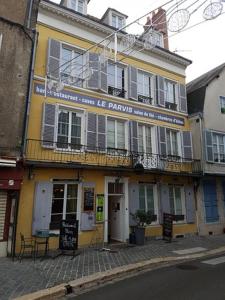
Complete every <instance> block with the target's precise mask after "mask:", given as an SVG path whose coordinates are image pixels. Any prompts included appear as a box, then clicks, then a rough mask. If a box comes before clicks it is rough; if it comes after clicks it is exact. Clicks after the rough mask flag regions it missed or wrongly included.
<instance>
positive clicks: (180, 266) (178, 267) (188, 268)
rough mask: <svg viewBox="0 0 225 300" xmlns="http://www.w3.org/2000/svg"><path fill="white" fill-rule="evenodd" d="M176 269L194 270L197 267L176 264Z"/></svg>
mask: <svg viewBox="0 0 225 300" xmlns="http://www.w3.org/2000/svg"><path fill="white" fill-rule="evenodd" d="M177 269H180V270H185V271H194V270H197V269H198V267H197V266H195V265H186V264H185V265H178V266H177Z"/></svg>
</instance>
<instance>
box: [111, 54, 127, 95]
mask: <svg viewBox="0 0 225 300" xmlns="http://www.w3.org/2000/svg"><path fill="white" fill-rule="evenodd" d="M109 65H112V66H114V67H115V77H114V86H112V87H114V88H116V89H120V87H118V83H117V74H118V70H117V68H118V67H120V68H123V70H124V87H122V89H124V91H125V96H124V98H127V89H128V83H127V78H128V76H127V65H126V64H120V63H119V64H117V63H114V62H112V61H110V60H109V61H108V66H109ZM107 76H109V73H108V75H107ZM109 86H111V85H109V82H108V87H109ZM112 96H113V95H112ZM121 98H122V97H121Z"/></svg>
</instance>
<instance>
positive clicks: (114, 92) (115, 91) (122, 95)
mask: <svg viewBox="0 0 225 300" xmlns="http://www.w3.org/2000/svg"><path fill="white" fill-rule="evenodd" d="M108 93H109V94H110V95H113V96H117V97H120V98H125V95H126V91H125V90H124V89H119V88H115V87H113V86H108Z"/></svg>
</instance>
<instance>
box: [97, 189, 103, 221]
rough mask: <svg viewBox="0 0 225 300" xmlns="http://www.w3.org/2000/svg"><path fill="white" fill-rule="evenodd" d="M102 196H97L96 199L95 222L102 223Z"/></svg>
mask: <svg viewBox="0 0 225 300" xmlns="http://www.w3.org/2000/svg"><path fill="white" fill-rule="evenodd" d="M104 202H105V197H104V194H98V195H97V197H96V222H103V221H104Z"/></svg>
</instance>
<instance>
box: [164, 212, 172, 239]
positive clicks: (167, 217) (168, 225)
mask: <svg viewBox="0 0 225 300" xmlns="http://www.w3.org/2000/svg"><path fill="white" fill-rule="evenodd" d="M173 220H174V215H172V214H166V213H164V214H163V239H164V240H166V241H169V242H171V240H172V237H173Z"/></svg>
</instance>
